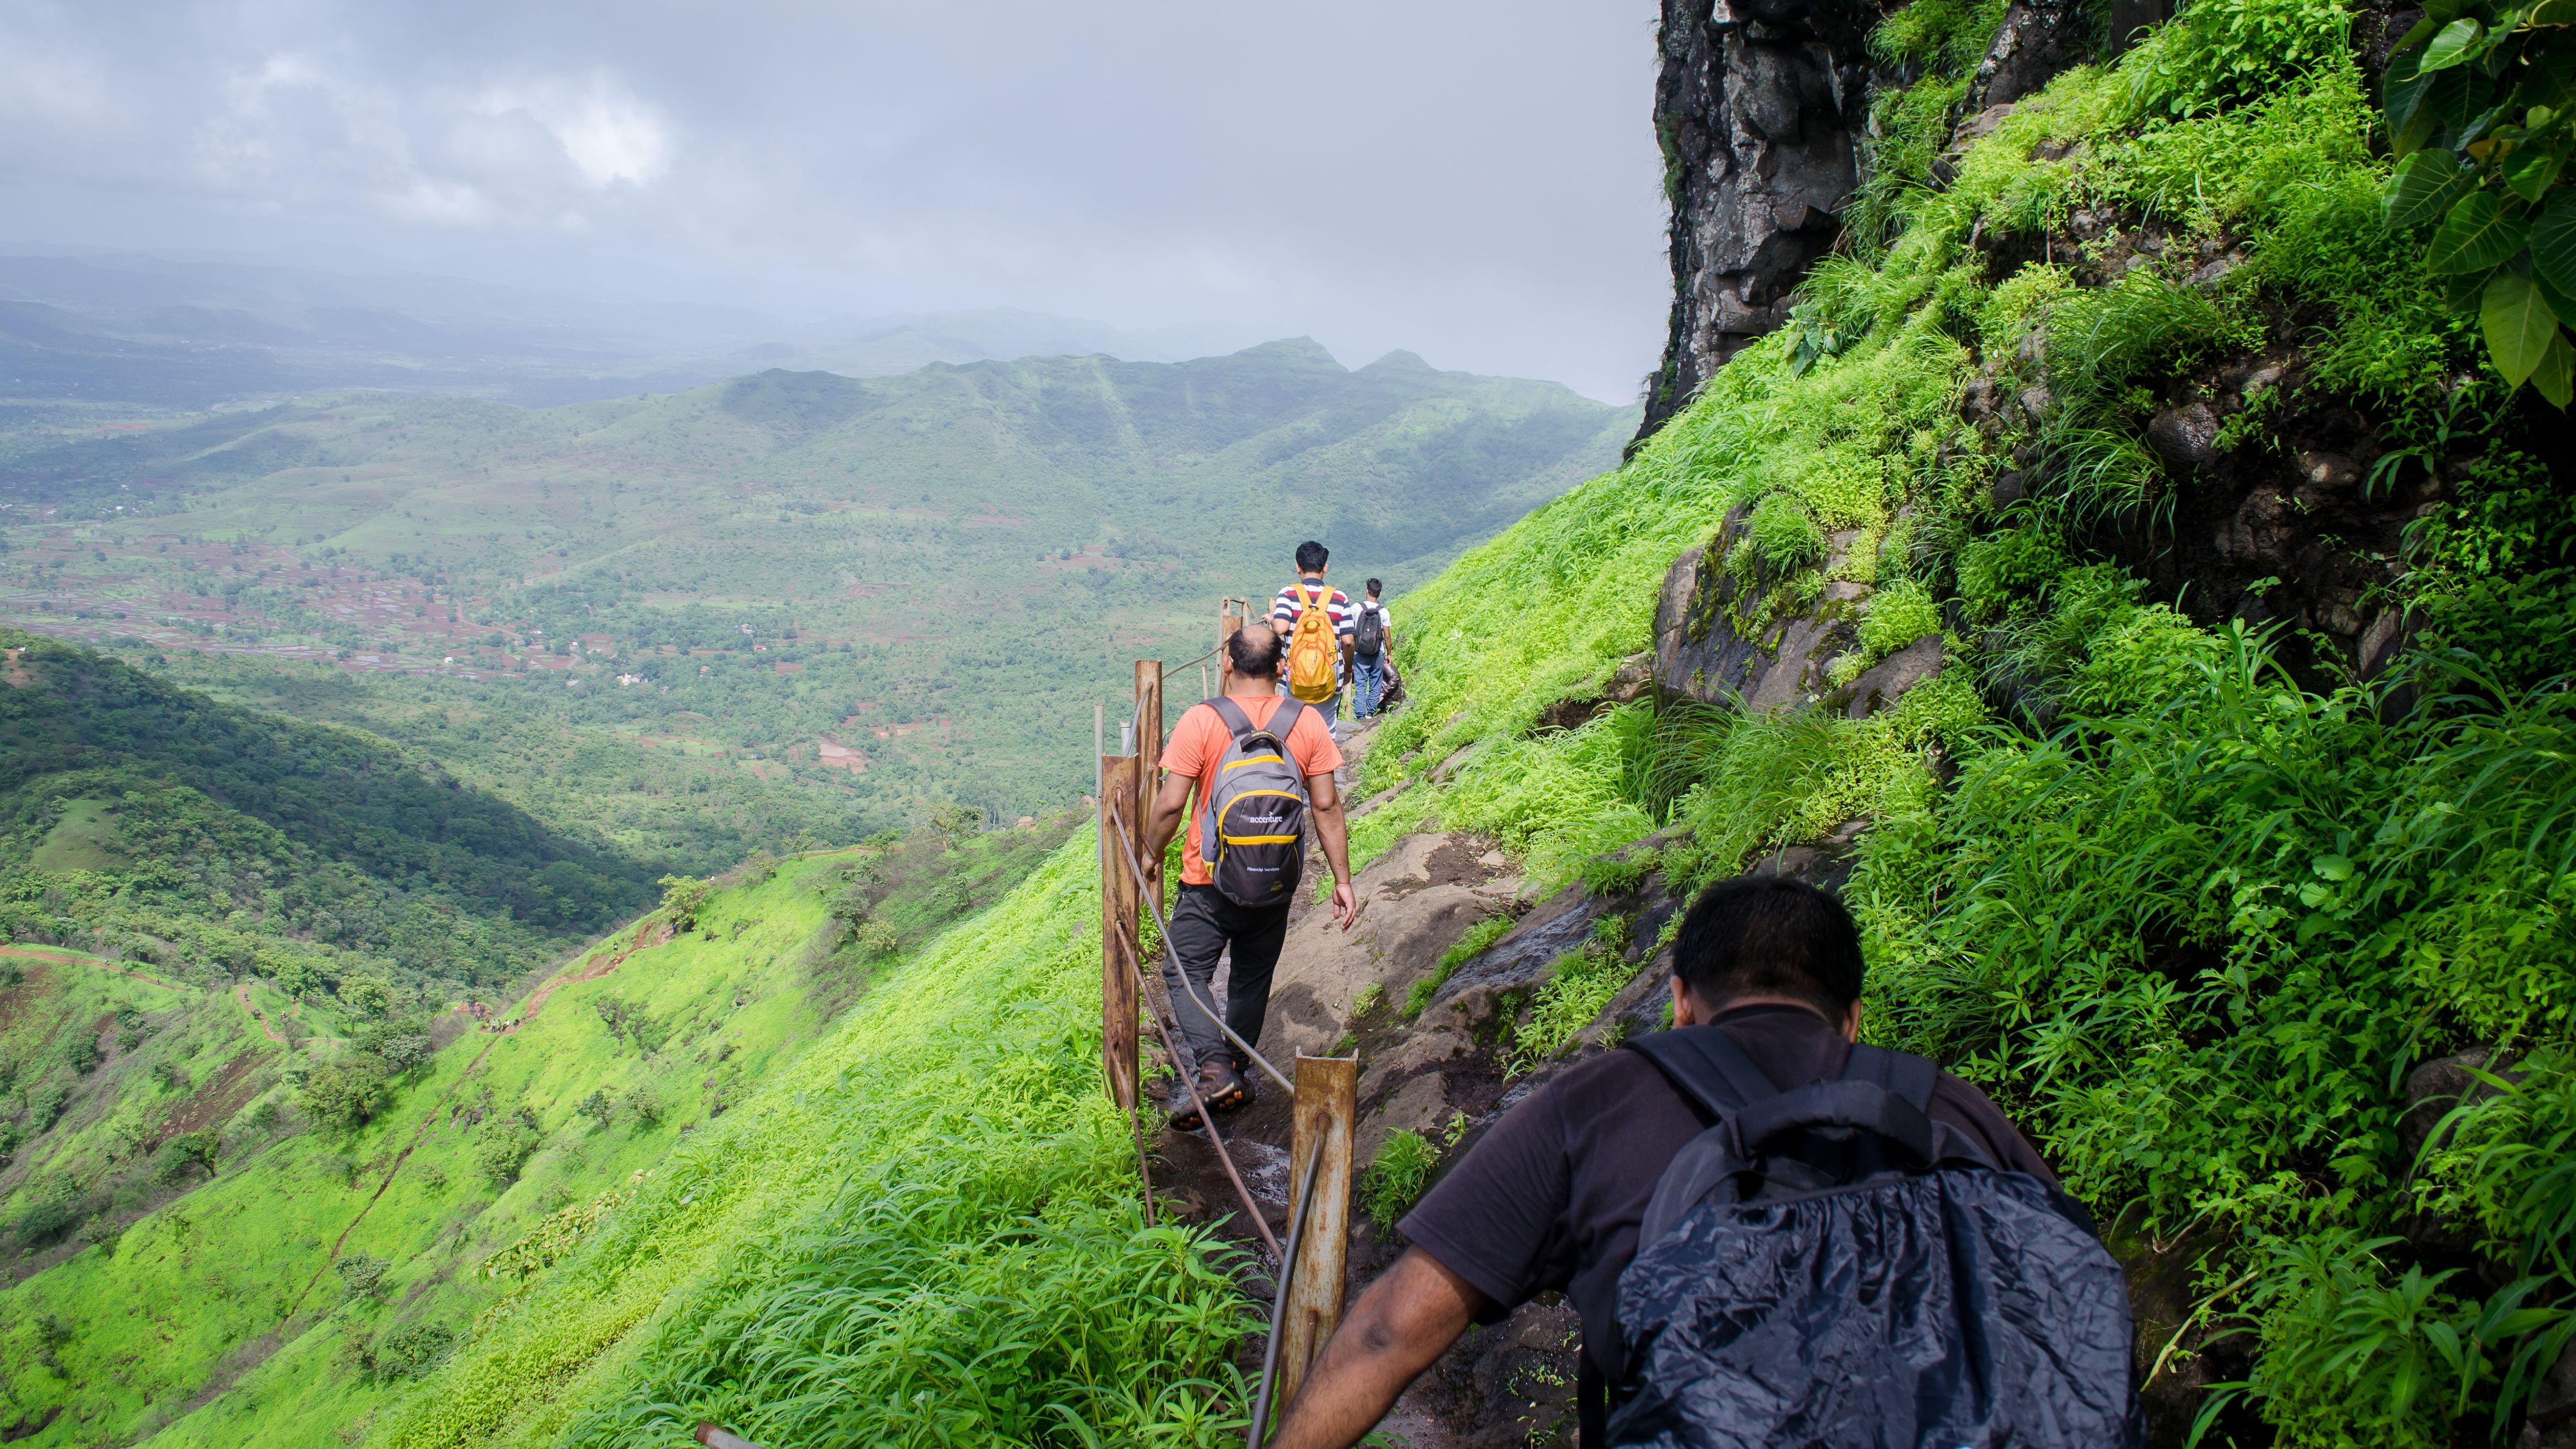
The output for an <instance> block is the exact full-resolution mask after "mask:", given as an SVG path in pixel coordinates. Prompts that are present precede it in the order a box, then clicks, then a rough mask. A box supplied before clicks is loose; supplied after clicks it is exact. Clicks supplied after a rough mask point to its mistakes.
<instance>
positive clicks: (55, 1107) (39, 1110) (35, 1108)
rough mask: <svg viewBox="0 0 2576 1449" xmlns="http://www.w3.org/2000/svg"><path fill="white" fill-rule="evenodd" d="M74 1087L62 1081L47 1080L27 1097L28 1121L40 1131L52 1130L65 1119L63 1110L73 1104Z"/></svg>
mask: <svg viewBox="0 0 2576 1449" xmlns="http://www.w3.org/2000/svg"><path fill="white" fill-rule="evenodd" d="M71 1100H72V1089H71V1088H70V1087H69V1086H66V1085H65V1084H63V1083H61V1082H47V1083H46V1084H45V1085H44V1086H42V1087H40V1088H38V1089H37V1090H36V1091H35V1093H34V1094H33V1095H32V1096H30V1097H29V1098H28V1099H27V1121H28V1122H29V1123H30V1124H32V1125H33V1127H34V1129H35V1130H36V1131H38V1132H50V1131H52V1130H53V1127H54V1124H55V1123H57V1122H60V1121H61V1120H63V1111H64V1109H65V1108H67V1107H69V1106H70V1105H71Z"/></svg>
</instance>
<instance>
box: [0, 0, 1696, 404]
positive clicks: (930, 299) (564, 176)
mask: <svg viewBox="0 0 2576 1449" xmlns="http://www.w3.org/2000/svg"><path fill="white" fill-rule="evenodd" d="M1654 8H1655V7H1654V5H1653V4H1652V3H1650V0H1611V3H1590V4H1584V5H1566V4H1563V3H1544V4H1542V3H1535V0H1498V3H1488V4H1478V5H1468V4H1464V3H1455V0H1393V3H1388V0H1376V3H1366V4H1363V3H1347V0H1316V3H1312V4H1309V5H1306V6H1302V7H1280V6H1261V7H1254V6H1234V5H1208V4H1205V3H1194V4H1184V3H1159V0H1129V3H1103V4H1097V5H1092V6H1066V5H1063V4H1061V3H1056V4H1031V3H1019V0H1000V3H988V4H985V5H980V6H973V7H968V6H953V5H941V6H920V5H908V6H897V5H885V4H874V3H816V4H806V3H787V0H767V3H762V0H749V3H734V4H727V5H722V6H717V5H706V4H686V3H660V4H653V3H647V4H640V5H639V4H635V3H632V0H627V3H623V4H617V5H611V4H606V3H594V0H564V3H556V4H548V5H542V6H529V5H525V4H516V5H504V4H497V3H488V0H457V3H450V4H443V5H438V6H428V5H414V4H399V3H382V0H379V3H374V4H360V3H352V0H208V3H152V0H144V3H105V4H98V3H93V4H85V5H67V4H59V3H49V0H0V217H5V218H7V219H6V220H0V242H7V243H14V244H20V245H24V244H30V243H48V242H50V243H58V244H80V245H96V246H127V247H135V248H146V249H148V248H170V247H176V246H189V245H204V246H225V247H233V248H258V247H277V246H293V245H298V244H312V243H329V244H333V245H342V246H356V247H362V248H367V249H370V250H373V251H375V252H378V253H380V254H384V255H390V256H396V257H400V258H403V259H405V260H406V261H408V262H410V263H413V264H431V265H438V266H442V267H445V268H448V269H452V270H459V271H464V272H467V273H469V274H472V273H476V272H485V273H489V272H491V271H493V270H495V269H496V268H499V269H507V270H514V271H516V272H517V273H518V275H516V276H514V277H511V278H509V279H510V280H515V281H523V282H525V281H537V282H540V283H541V284H543V283H551V284H554V285H561V286H564V287H567V288H579V287H583V286H588V285H592V284H594V283H595V282H597V281H598V279H599V277H600V276H602V275H604V274H605V272H606V270H608V269H606V268H604V267H603V266H602V265H601V264H600V262H599V259H601V258H604V257H614V258H621V259H625V260H626V261H629V262H636V261H649V262H650V264H651V265H652V266H653V267H655V268H659V269H661V270H662V271H663V272H665V273H667V274H671V275H685V276H688V277H690V278H693V279H694V281H693V282H692V285H693V286H696V287H698V288H699V289H700V290H701V291H702V292H703V294H704V295H706V296H708V297H710V298H714V297H719V296H723V295H725V294H726V292H727V288H728V287H729V286H732V287H736V289H737V290H739V291H740V292H741V294H742V295H743V296H744V297H745V298H749V297H752V296H755V295H756V296H757V297H758V299H759V301H760V303H761V304H762V305H769V306H777V305H780V304H781V301H782V299H790V300H793V299H802V300H804V301H805V302H807V303H809V304H810V306H811V309H812V311H813V312H814V313H815V314H816V315H820V314H823V313H827V312H832V311H849V310H912V309H922V308H931V307H977V306H1015V307H1026V308H1031V309H1036V310H1044V311H1053V312H1064V313H1073V314H1080V315H1097V316H1103V317H1107V318H1110V319H1111V320H1113V321H1116V322H1118V323H1120V324H1122V325H1128V326H1160V325H1169V324H1173V323H1180V322H1190V321H1199V320H1211V319H1224V320H1228V321H1234V322H1241V323H1244V324H1247V325H1251V326H1256V327H1259V328H1262V329H1265V330H1271V331H1276V332H1280V333H1283V334H1284V333H1295V332H1303V333H1311V334H1312V335H1314V336H1316V337H1318V338H1320V339H1321V340H1323V341H1324V342H1325V343H1326V344H1327V345H1328V346H1331V347H1333V348H1334V349H1335V350H1336V351H1337V352H1339V353H1341V354H1342V355H1343V356H1344V357H1345V359H1346V360H1350V361H1365V360H1367V359H1368V358H1369V357H1373V356H1375V355H1376V354H1377V353H1379V352H1382V351H1384V350H1386V349H1389V348H1394V347H1407V348H1411V349H1413V350H1415V351H1418V352H1421V353H1423V354H1424V355H1425V356H1426V357H1428V358H1429V359H1430V360H1431V361H1433V362H1434V363H1435V364H1437V365H1440V366H1444V367H1459V368H1471V369H1474V370H1477V371H1483V372H1509V373H1516V374H1520V375H1526V376H1541V377H1557V378H1562V379H1564V380H1566V381H1568V382H1571V383H1574V384H1575V385H1577V386H1579V387H1581V388H1583V389H1584V390H1585V391H1587V392H1590V393H1592V394H1594V395H1595V396H1602V397H1609V398H1614V399H1617V400H1622V401H1624V400H1626V399H1627V398H1629V397H1632V396H1633V395H1634V392H1635V389H1636V382H1637V379H1638V378H1639V377H1641V376H1642V375H1643V374H1644V373H1645V371H1646V370H1647V369H1648V368H1649V367H1650V366H1651V365H1652V363H1653V361H1654V357H1655V353H1656V351H1657V349H1658V348H1659V347H1660V344H1661V340H1662V338H1661V333H1662V321H1663V311H1664V291H1665V287H1666V274H1665V271H1664V267H1663V260H1662V224H1663V203H1662V199H1661V196H1660V190H1659V187H1660V162H1659V159H1658V157H1657V155H1656V151H1655V145H1654V140H1653V135H1652V130H1651V126H1650V123H1649V117H1648V110H1649V106H1650V103H1651V99H1652V94H1651V93H1652V82H1653V31H1652V23H1653V18H1654Z"/></svg>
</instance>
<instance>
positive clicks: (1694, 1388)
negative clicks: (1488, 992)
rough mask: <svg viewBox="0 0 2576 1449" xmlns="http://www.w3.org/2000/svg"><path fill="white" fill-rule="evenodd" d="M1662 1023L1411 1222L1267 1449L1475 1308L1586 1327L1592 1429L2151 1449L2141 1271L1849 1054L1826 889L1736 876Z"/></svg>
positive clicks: (2063, 1201)
mask: <svg viewBox="0 0 2576 1449" xmlns="http://www.w3.org/2000/svg"><path fill="white" fill-rule="evenodd" d="M1673 957H1674V980H1673V988H1672V1007H1673V1017H1672V1020H1673V1026H1672V1029H1671V1030H1669V1031H1659V1032H1651V1033H1648V1034H1646V1035H1644V1036H1640V1037H1637V1038H1635V1039H1633V1040H1631V1041H1630V1042H1628V1043H1627V1044H1626V1047H1625V1049H1622V1050H1617V1051H1610V1052H1605V1053H1603V1054H1602V1055H1600V1056H1597V1057H1594V1058H1592V1059H1591V1060H1588V1061H1584V1062H1581V1063H1578V1064H1576V1065H1574V1066H1571V1067H1569V1068H1567V1069H1566V1070H1565V1071H1563V1072H1562V1073H1560V1074H1559V1075H1558V1076H1556V1077H1555V1078H1554V1079H1552V1080H1550V1081H1548V1082H1547V1083H1546V1084H1545V1085H1543V1086H1541V1087H1539V1088H1538V1089H1537V1090H1536V1091H1534V1092H1532V1093H1531V1094H1530V1095H1529V1096H1528V1098H1527V1099H1525V1100H1523V1101H1522V1102H1521V1103H1520V1104H1519V1105H1517V1106H1515V1107H1513V1108H1512V1109H1511V1110H1510V1111H1509V1112H1508V1113H1507V1114H1506V1115H1505V1116H1504V1117H1503V1118H1502V1120H1501V1121H1500V1122H1498V1123H1496V1124H1495V1126H1494V1127H1493V1129H1492V1130H1491V1131H1490V1132H1489V1133H1488V1134H1487V1135H1486V1136H1485V1137H1484V1138H1483V1139H1482V1140H1481V1141H1479V1142H1478V1143H1477V1144H1476V1145H1475V1146H1474V1147H1473V1148H1472V1149H1471V1150H1470V1151H1469V1152H1468V1153H1467V1155H1466V1156H1465V1157H1464V1158H1463V1159H1462V1160H1460V1161H1459V1162H1458V1164H1457V1165H1456V1167H1455V1168H1454V1169H1453V1170H1451V1171H1450V1172H1449V1173H1448V1174H1447V1175H1446V1176H1445V1177H1443V1178H1442V1179H1441V1180H1440V1181H1439V1182H1438V1183H1437V1184H1435V1185H1434V1186H1433V1187H1432V1189H1431V1191H1430V1192H1429V1193H1427V1194H1425V1195H1424V1197H1423V1199H1422V1201H1421V1202H1420V1204H1419V1205H1417V1206H1416V1207H1415V1208H1414V1209H1413V1211H1412V1212H1411V1213H1410V1214H1408V1215H1406V1217H1405V1218H1404V1220H1403V1221H1402V1222H1401V1223H1400V1224H1398V1228H1399V1230H1400V1231H1401V1232H1402V1233H1403V1235H1404V1236H1405V1238H1406V1239H1407V1240H1409V1241H1410V1243H1411V1244H1412V1246H1411V1247H1410V1248H1408V1249H1407V1250H1406V1252H1405V1254H1404V1256H1403V1257H1401V1258H1399V1259H1397V1260H1396V1263H1395V1264H1394V1266H1393V1267H1391V1268H1389V1269H1388V1270H1387V1272H1386V1273H1385V1274H1384V1275H1383V1276H1381V1277H1380V1278H1379V1279H1378V1280H1377V1281H1376V1282H1375V1283H1372V1284H1371V1285H1370V1286H1369V1288H1368V1290H1367V1291H1366V1292H1365V1293H1363V1294H1361V1295H1360V1299H1359V1301H1358V1302H1357V1303H1356V1304H1355V1305H1354V1306H1353V1307H1352V1310H1351V1313H1350V1316H1349V1317H1348V1318H1347V1319H1345V1320H1344V1321H1343V1323H1342V1325H1341V1327H1340V1329H1339V1330H1338V1331H1336V1332H1335V1333H1334V1335H1333V1337H1332V1339H1331V1341H1330V1342H1329V1343H1327V1344H1326V1345H1325V1348H1324V1351H1323V1353H1322V1355H1321V1356H1320V1357H1319V1358H1318V1359H1317V1360H1316V1363H1315V1365H1314V1367H1313V1368H1312V1369H1311V1370H1310V1371H1309V1372H1308V1374H1307V1376H1306V1380H1305V1383H1304V1385H1303V1387H1302V1388H1301V1389H1300V1390H1299V1392H1298V1395H1297V1399H1296V1402H1295V1403H1293V1404H1292V1405H1290V1406H1289V1409H1288V1413H1287V1417H1286V1420H1285V1421H1284V1422H1283V1424H1282V1425H1281V1427H1280V1431H1279V1434H1278V1437H1277V1438H1275V1439H1273V1440H1271V1441H1270V1442H1271V1444H1272V1446H1273V1449H1342V1446H1346V1445H1350V1444H1354V1443H1357V1442H1358V1441H1359V1439H1360V1438H1361V1437H1362V1436H1363V1435H1365V1434H1367V1433H1368V1432H1369V1430H1370V1428H1371V1427H1372V1426H1374V1425H1375V1424H1376V1423H1377V1421H1378V1419H1379V1417H1380V1416H1381V1415H1383V1414H1384V1413H1385V1412H1386V1410H1387V1408H1388V1407H1389V1406H1390V1405H1391V1404H1393V1403H1394V1402H1395V1398H1396V1395H1398V1394H1399V1393H1401V1392H1402V1391H1403V1389H1404V1386H1405V1385H1406V1384H1407V1383H1409V1382H1411V1381H1412V1379H1413V1377H1414V1375H1416V1374H1418V1373H1420V1372H1421V1371H1422V1370H1423V1369H1424V1368H1426V1367H1428V1366H1429V1365H1430V1364H1431V1362H1432V1361H1433V1360H1434V1359H1436V1358H1438V1357H1439V1356H1440V1354H1441V1353H1442V1351H1443V1350H1445V1349H1447V1348H1448V1347H1449V1345H1450V1343H1451V1342H1452V1341H1453V1340H1455V1339H1456V1338H1457V1337H1458V1335H1459V1334H1460V1333H1461V1332H1463V1331H1464V1330H1465V1329H1466V1327H1467V1326H1468V1324H1469V1323H1470V1322H1478V1323H1494V1322H1498V1321H1500V1320H1501V1319H1502V1318H1503V1317H1504V1316H1505V1315H1506V1314H1508V1313H1509V1312H1510V1311H1511V1310H1512V1309H1513V1308H1515V1307H1517V1306H1518V1305H1520V1304H1522V1303H1524V1302H1527V1301H1528V1300H1529V1299H1530V1298H1531V1297H1532V1296H1533V1295H1535V1294H1537V1293H1539V1292H1542V1291H1545V1290H1550V1289H1553V1290H1555V1291H1558V1292H1561V1293H1563V1294H1565V1295H1566V1297H1567V1298H1568V1299H1570V1300H1571V1301H1572V1303H1573V1305H1574V1309H1575V1312H1576V1313H1577V1315H1578V1316H1579V1317H1580V1318H1581V1320H1582V1327H1583V1339H1582V1356H1581V1361H1580V1370H1579V1385H1578V1392H1577V1406H1578V1420H1579V1423H1580V1426H1581V1434H1582V1442H1583V1444H1584V1445H1585V1446H1586V1449H1596V1446H1605V1445H1658V1446H1669V1449H1684V1446H1688V1449H1718V1446H1725V1449H1963V1446H1965V1449H2006V1446H2010V1449H2060V1446H2062V1449H2136V1446H2138V1445H2140V1444H2143V1443H2144V1441H2145V1432H2146V1431H2145V1423H2144V1420H2143V1418H2142V1417H2141V1414H2140V1411H2139V1406H2138V1400H2137V1394H2136V1392H2135V1389H2134V1378H2133V1363H2134V1360H2133V1357H2132V1335H2131V1331H2130V1321H2129V1305H2128V1297H2127V1292H2126V1288H2125V1286H2124V1284H2123V1282H2122V1278H2121V1274H2120V1269H2119V1266H2118V1264H2116V1263H2115V1262H2113V1261H2112V1259H2111V1256H2110V1254H2109V1253H2108V1252H2106V1251H2105V1250H2104V1249H2103V1247H2102V1245H2101V1243H2100V1242H2099V1241H2097V1240H2096V1238H2095V1236H2094V1232H2093V1228H2092V1224H2091V1221H2090V1219H2089V1218H2088V1217H2087V1216H2086V1215H2085V1213H2084V1210H2083V1209H2082V1208H2081V1207H2079V1206H2078V1205H2076V1204H2075V1203H2074V1202H2073V1201H2071V1200H2070V1199H2068V1198H2067V1197H2066V1196H2065V1194H2064V1193H2063V1192H2061V1191H2060V1190H2059V1188H2058V1186H2057V1181H2056V1178H2055V1177H2054V1176H2053V1175H2052V1174H2051V1173H2050V1172H2049V1170H2048V1166H2047V1164H2046V1163H2044V1162H2042V1161H2041V1160H2040V1158H2039V1154H2038V1153H2037V1152H2035V1151H2033V1150H2032V1148H2031V1146H2030V1144H2029V1143H2028V1142H2026V1141H2024V1140H2023V1138H2022V1136H2021V1134H2020V1133H2019V1132H2018V1131H2016V1130H2014V1128H2013V1126H2012V1124H2011V1123H2010V1122H2008V1121H2007V1120H2005V1118H2004V1115H2003V1114H2002V1113H2001V1112H2000V1111H1998V1110H1996V1108H1995V1106H1994V1104H1993V1103H1991V1102H1989V1101H1987V1100H1986V1098H1985V1096H1984V1095H1983V1094H1982V1093H1980V1092H1979V1091H1977V1089H1976V1088H1974V1087H1971V1086H1969V1085H1968V1084H1967V1083H1965V1082H1962V1081H1960V1080H1959V1079H1958V1078H1956V1077H1953V1076H1951V1075H1949V1074H1948V1073H1945V1072H1942V1071H1940V1070H1939V1069H1938V1068H1936V1067H1934V1066H1933V1064H1932V1063H1930V1062H1928V1061H1926V1060H1924V1059H1923V1058H1921V1057H1917V1056H1911V1055H1908V1054H1906V1053H1903V1052H1894V1051H1887V1050H1883V1049H1880V1048H1876V1047H1870V1046H1863V1045H1856V1044H1855V1037H1856V1036H1857V1034H1858V1032H1859V1029H1860V994H1861V972H1862V965H1861V952H1860V937H1859V933H1858V932H1857V931H1856V930H1854V928H1853V926H1852V921H1851V917H1850V915H1849V914H1848V913H1847V912H1846V911H1845V910H1844V909H1843V907H1842V904H1841V903H1840V902H1839V901H1837V900H1835V899H1834V898H1833V897H1831V896H1829V895H1827V894H1825V893H1824V892H1822V891H1819V890H1816V889H1814V888H1813V887H1810V886H1807V885H1804V884H1801V883H1799V882H1795V881H1790V880H1785V879H1781V878H1778V877H1762V878H1746V879H1739V880H1729V881H1721V882H1719V883H1718V884H1716V885H1714V886H1711V887H1710V888H1709V889H1708V890H1707V891H1705V892H1703V893H1702V894H1701V895H1700V897H1699V899H1698V900H1697V901H1695V902H1693V903H1692V905H1691V908H1690V910H1689V912H1688V913H1687V914H1686V915H1685V916H1684V918H1683V921H1682V926H1681V931H1680V934H1679V935H1678V936H1677V937H1676V939H1675V941H1674V947H1673Z"/></svg>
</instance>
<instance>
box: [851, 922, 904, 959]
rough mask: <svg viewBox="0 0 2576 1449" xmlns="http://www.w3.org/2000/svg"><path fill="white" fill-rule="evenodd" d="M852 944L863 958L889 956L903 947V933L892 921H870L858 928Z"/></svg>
mask: <svg viewBox="0 0 2576 1449" xmlns="http://www.w3.org/2000/svg"><path fill="white" fill-rule="evenodd" d="M851 939H852V943H853V944H855V945H856V946H857V947H858V949H859V954H861V955H863V956H870V957H877V956H891V955H893V954H894V953H895V952H896V951H897V950H899V949H901V948H902V946H903V933H902V932H901V931H899V930H897V929H896V928H895V925H894V923H893V922H892V921H870V922H868V923H867V924H866V925H864V926H861V927H859V930H858V934H857V935H856V936H854V937H852V938H851Z"/></svg>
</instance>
